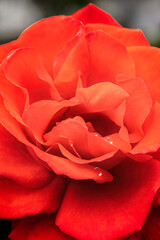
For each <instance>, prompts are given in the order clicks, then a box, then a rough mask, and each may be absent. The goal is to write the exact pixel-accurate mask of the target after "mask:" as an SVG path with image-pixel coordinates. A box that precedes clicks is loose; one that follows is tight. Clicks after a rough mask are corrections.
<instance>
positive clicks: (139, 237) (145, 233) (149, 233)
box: [129, 207, 160, 240]
mask: <svg viewBox="0 0 160 240" xmlns="http://www.w3.org/2000/svg"><path fill="white" fill-rule="evenodd" d="M143 239H148V240H159V239H160V208H159V207H156V208H153V209H152V210H151V212H150V215H149V217H148V219H147V221H146V223H145V224H144V226H143V228H142V230H141V231H140V232H137V233H135V234H133V236H131V237H130V238H129V240H143Z"/></svg>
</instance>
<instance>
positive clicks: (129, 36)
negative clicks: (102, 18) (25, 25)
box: [86, 24, 149, 47]
mask: <svg viewBox="0 0 160 240" xmlns="http://www.w3.org/2000/svg"><path fill="white" fill-rule="evenodd" d="M86 28H87V31H94V30H103V31H104V32H105V33H106V34H108V35H110V36H111V37H113V38H115V39H117V40H120V41H121V42H122V43H123V44H124V45H125V46H128V47H129V46H149V43H148V41H147V40H146V38H145V37H144V34H143V32H142V31H141V30H139V29H128V28H120V27H116V26H110V25H107V24H87V25H86Z"/></svg>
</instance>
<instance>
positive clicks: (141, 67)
mask: <svg viewBox="0 0 160 240" xmlns="http://www.w3.org/2000/svg"><path fill="white" fill-rule="evenodd" d="M128 52H129V53H130V55H131V56H132V58H133V60H134V63H135V70H136V76H137V77H140V78H142V79H143V80H144V82H145V84H146V85H147V87H148V89H149V92H150V94H151V96H152V98H153V99H154V100H157V101H160V81H159V73H160V64H159V62H160V49H159V48H155V47H129V48H128Z"/></svg>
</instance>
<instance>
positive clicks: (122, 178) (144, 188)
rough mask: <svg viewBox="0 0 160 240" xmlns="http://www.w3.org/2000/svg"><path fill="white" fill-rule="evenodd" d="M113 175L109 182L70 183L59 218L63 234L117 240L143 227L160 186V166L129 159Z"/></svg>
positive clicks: (57, 221)
mask: <svg viewBox="0 0 160 240" xmlns="http://www.w3.org/2000/svg"><path fill="white" fill-rule="evenodd" d="M111 172H112V174H113V176H114V180H113V181H112V182H110V183H104V184H97V183H93V182H91V181H85V182H76V181H72V182H71V183H70V184H69V186H68V189H67V191H66V193H65V197H64V198H63V201H62V204H61V208H60V210H59V212H58V215H57V218H56V224H57V225H58V227H59V228H60V230H61V231H63V232H65V233H66V234H68V235H71V236H72V237H74V238H78V239H84V240H85V239H86V240H90V239H95V240H96V239H97V240H99V239H101V240H106V239H110V240H116V239H121V238H122V239H124V238H127V237H128V236H130V235H131V234H132V233H134V232H135V231H138V230H140V229H141V228H142V226H143V224H144V222H145V220H146V218H147V215H148V213H149V211H150V207H151V202H152V200H153V198H154V196H155V193H156V191H157V189H158V188H159V185H160V163H159V162H158V161H157V160H151V161H147V162H144V163H137V162H135V161H133V160H128V161H124V162H123V163H120V164H119V165H118V166H116V167H115V168H113V170H112V171H111ZM133 206H134V207H133Z"/></svg>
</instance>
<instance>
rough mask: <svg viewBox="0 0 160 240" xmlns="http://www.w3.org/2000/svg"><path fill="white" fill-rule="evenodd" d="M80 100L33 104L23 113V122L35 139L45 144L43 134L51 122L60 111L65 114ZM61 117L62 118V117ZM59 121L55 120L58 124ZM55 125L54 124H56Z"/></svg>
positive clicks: (43, 101)
mask: <svg viewBox="0 0 160 240" xmlns="http://www.w3.org/2000/svg"><path fill="white" fill-rule="evenodd" d="M78 103H79V100H78V99H77V98H72V99H70V100H64V101H62V102H57V101H54V100H41V101H38V102H35V103H33V104H31V105H30V106H29V107H28V108H27V109H26V110H25V111H24V113H23V121H24V122H25V123H26V125H27V126H28V127H29V128H30V130H31V131H32V133H33V135H34V136H35V138H36V139H37V140H38V141H39V142H41V143H43V142H44V139H43V134H44V131H45V130H46V128H47V126H49V123H50V121H51V120H53V119H54V118H55V115H56V113H58V111H60V110H63V112H64V111H65V110H66V109H67V108H69V107H71V106H74V105H77V104H78ZM63 112H62V115H63ZM60 117H61V116H60ZM56 121H57V119H55V123H56ZM55 123H54V124H55Z"/></svg>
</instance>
